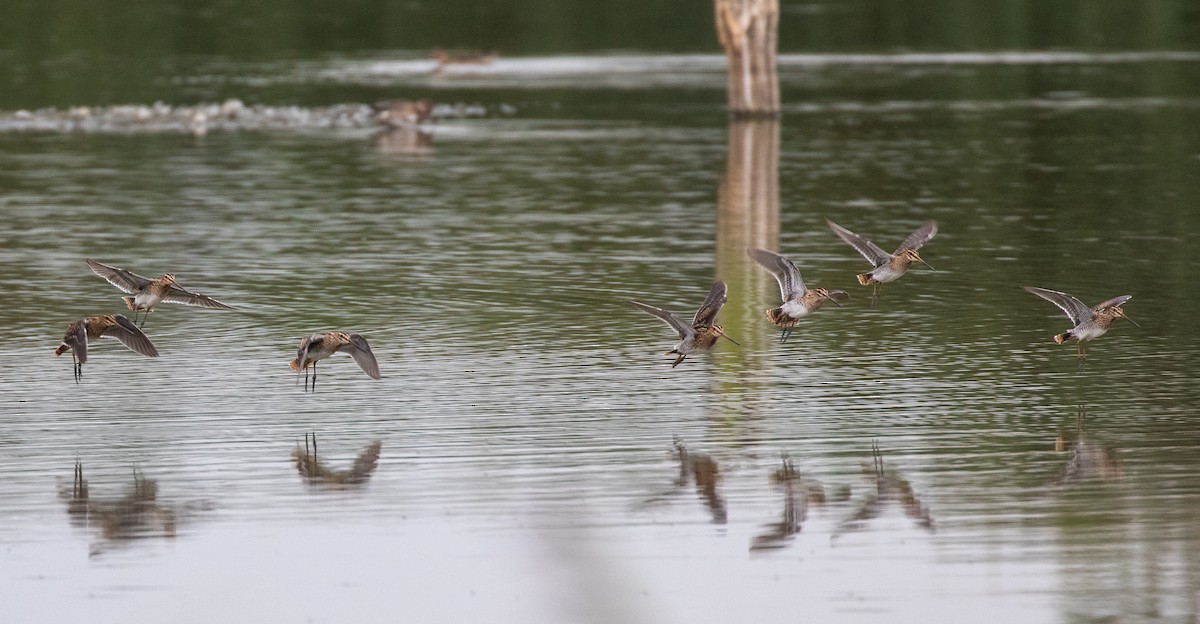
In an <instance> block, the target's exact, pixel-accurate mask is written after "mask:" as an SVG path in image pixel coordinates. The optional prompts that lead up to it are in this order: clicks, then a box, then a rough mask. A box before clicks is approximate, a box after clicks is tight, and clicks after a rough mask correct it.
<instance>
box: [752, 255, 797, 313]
mask: <svg viewBox="0 0 1200 624" xmlns="http://www.w3.org/2000/svg"><path fill="white" fill-rule="evenodd" d="M746 253H747V254H749V255H750V258H752V259H753V260H754V261H755V262H757V263H759V264H761V265H762V266H763V268H764V269H766V270H768V271H770V272H771V275H773V276H775V281H777V282H779V295H780V296H781V297H783V301H784V303H787V302H788V301H791V300H792V299H794V298H796V297H798V296H800V295H803V294H804V291H805V290H806V289H805V288H804V280H803V279H802V278H801V277H800V269H797V268H796V264H795V263H794V262H792V261H791V260H789V259H787V258H785V257H784V256H781V255H779V254H777V253H775V252H771V251H767V250H766V249H757V248H754V247H751V248H750V249H747V250H746Z"/></svg>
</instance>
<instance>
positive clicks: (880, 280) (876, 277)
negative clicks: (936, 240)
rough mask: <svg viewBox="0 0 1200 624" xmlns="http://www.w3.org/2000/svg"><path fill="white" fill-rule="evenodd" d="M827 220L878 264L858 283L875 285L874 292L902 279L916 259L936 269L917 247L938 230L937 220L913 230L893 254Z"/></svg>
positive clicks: (874, 263)
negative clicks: (881, 285)
mask: <svg viewBox="0 0 1200 624" xmlns="http://www.w3.org/2000/svg"><path fill="white" fill-rule="evenodd" d="M825 223H826V225H828V226H829V229H831V230H833V233H834V234H837V235H838V238H841V239H842V240H843V241H845V242H846V244H848V245H850V246H851V247H853V248H854V250H855V251H857V252H858V253H859V254H861V255H862V257H864V258H866V259H867V262H870V263H871V266H873V267H875V268H874V269H871V270H870V271H868V272H866V273H863V274H860V275H858V276H857V277H858V283H859V284H862V285H863V286H869V285H875V289H874V295H878V294H879V284H886V283H888V282H894V281H896V280H898V279H900V278H901V277H902V276H903V275H904V274H905V273H908V269H909V267H910V266H911V265H912V263H914V262H920V263H921V264H924V265H925V266H927V267H929V269H930V270H933V267H931V266H929V263H928V262H925V261H924V260H923V259H921V256H920V255H919V254H918V253H917V250H918V249H920V248H921V247H922V246H923V245H925V243H928V242H929V241H930V239H932V238H933V237H934V235H936V234H937V230H938V224H937V221H928V222H926V223H925V224H924V225H922V226H921V227H919V228H917V229H916V230H915V231H913V233H912V234H909V235H908V238H906V239H904V242H902V243H900V246H899V247H897V248H896V253H892V254H890V253H888V252H886V251H884V250H883V249H881V248H880V247H879V245H876V244H875V243H873V242H871V241H870V240H868V239H867V238H865V237H863V236H859V235H858V234H855V233H854V232H851V231H850V230H847V229H846V228H844V227H842V226H840V225H838V224H836V223H834V222H833V221H830V220H829V219H825Z"/></svg>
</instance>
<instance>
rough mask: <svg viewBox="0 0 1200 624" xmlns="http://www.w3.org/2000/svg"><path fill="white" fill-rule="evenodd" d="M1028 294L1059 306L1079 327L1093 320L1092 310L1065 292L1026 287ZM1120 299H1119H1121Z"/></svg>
mask: <svg viewBox="0 0 1200 624" xmlns="http://www.w3.org/2000/svg"><path fill="white" fill-rule="evenodd" d="M1025 290H1026V291H1027V292H1031V293H1033V294H1035V295H1037V296H1039V297H1041V298H1042V299H1045V300H1046V301H1049V302H1050V303H1053V304H1054V305H1056V306H1058V307H1059V308H1061V309H1062V311H1063V312H1065V313H1066V314H1067V316H1068V317H1069V318H1070V319H1071V322H1072V323H1074V324H1076V325H1078V324H1080V323H1082V322H1084V321H1086V320H1088V319H1090V318H1092V309H1091V308H1089V307H1087V306H1086V305H1084V304H1083V302H1082V301H1080V300H1078V299H1076V298H1075V297H1072V296H1071V295H1068V294H1067V293H1065V292H1058V291H1057V290H1049V289H1047V288H1036V287H1033V286H1025ZM1119 298H1120V297H1118V299H1119Z"/></svg>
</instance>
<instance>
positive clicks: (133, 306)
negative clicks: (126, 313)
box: [121, 297, 137, 312]
mask: <svg viewBox="0 0 1200 624" xmlns="http://www.w3.org/2000/svg"><path fill="white" fill-rule="evenodd" d="M121 298H122V299H124V300H125V307H127V308H129V309H130V310H131V311H133V312H137V305H136V304H134V303H133V297H121Z"/></svg>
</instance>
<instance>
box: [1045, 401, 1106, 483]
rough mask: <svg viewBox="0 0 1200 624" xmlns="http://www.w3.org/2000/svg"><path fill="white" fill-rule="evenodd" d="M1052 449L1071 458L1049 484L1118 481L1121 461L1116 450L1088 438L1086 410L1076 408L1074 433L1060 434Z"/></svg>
mask: <svg viewBox="0 0 1200 624" xmlns="http://www.w3.org/2000/svg"><path fill="white" fill-rule="evenodd" d="M1054 450H1056V451H1058V452H1060V453H1063V452H1069V453H1070V454H1071V458H1070V459H1069V460H1068V461H1067V464H1066V465H1065V466H1063V467H1062V469H1061V470H1060V471H1059V473H1058V476H1056V477H1055V478H1054V480H1053V481H1051V482H1050V484H1051V485H1056V486H1068V485H1074V484H1077V483H1079V482H1081V481H1085V480H1090V479H1102V480H1104V481H1116V480H1118V479H1120V478H1121V474H1122V467H1121V460H1120V458H1119V457H1117V455H1116V451H1115V450H1114V449H1112V448H1111V447H1108V446H1106V445H1101V444H1098V443H1096V442H1094V441H1092V440H1089V439H1088V435H1087V407H1086V406H1084V405H1080V406H1079V411H1078V413H1077V414H1076V416H1075V430H1074V431H1073V432H1069V433H1068V432H1061V431H1060V432H1059V434H1058V437H1057V438H1055V440H1054Z"/></svg>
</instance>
